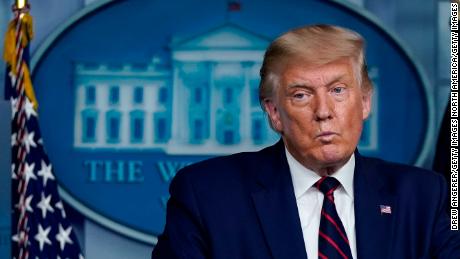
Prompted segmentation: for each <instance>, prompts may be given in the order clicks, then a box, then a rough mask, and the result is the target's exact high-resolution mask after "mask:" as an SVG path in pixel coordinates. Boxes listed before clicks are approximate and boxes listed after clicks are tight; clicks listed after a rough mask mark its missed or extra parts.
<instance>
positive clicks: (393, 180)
mask: <svg viewBox="0 0 460 259" xmlns="http://www.w3.org/2000/svg"><path fill="white" fill-rule="evenodd" d="M259 90H260V91H259V96H260V101H261V104H262V106H263V108H264V110H265V111H266V112H267V114H268V117H269V119H270V124H271V126H272V128H273V129H274V130H276V131H277V132H279V133H280V135H281V140H280V141H279V142H278V143H277V144H275V145H274V146H271V147H268V148H266V149H263V150H261V151H259V152H253V153H239V154H235V155H231V156H227V157H219V158H215V159H211V160H208V161H204V162H201V163H197V164H195V165H191V166H189V167H186V168H184V169H183V170H181V171H180V172H178V174H177V175H176V177H175V179H174V180H173V181H172V183H171V187H170V193H171V198H170V200H169V202H168V206H167V219H166V226H165V230H164V233H163V234H162V235H161V236H160V237H159V240H158V243H157V245H156V247H155V249H154V251H153V254H152V258H277V259H282V258H287V259H296V258H307V256H308V258H360V259H366V258H372V259H378V258H460V238H459V235H458V234H457V233H456V232H453V231H450V225H449V223H450V221H449V218H448V215H447V214H446V212H445V208H446V207H445V206H446V201H447V193H446V184H445V181H443V178H442V176H441V175H438V174H435V173H433V172H430V171H426V170H423V169H418V168H414V167H410V166H404V165H398V164H393V163H388V162H385V161H382V160H378V159H371V158H366V157H363V156H361V155H360V154H359V153H358V151H357V150H356V147H357V144H358V141H359V138H360V135H361V131H362V125H363V121H364V120H365V119H366V118H367V117H368V116H369V113H370V110H371V96H372V84H371V81H370V80H369V78H368V75H367V71H366V66H365V60H364V41H363V39H362V38H361V36H360V35H358V34H357V33H355V32H353V31H350V30H347V29H343V28H340V27H336V26H329V25H315V26H307V27H302V28H299V29H295V30H292V31H289V32H287V33H286V34H284V35H282V36H281V37H279V38H278V39H276V40H275V41H274V42H272V44H271V45H270V46H269V48H268V50H267V52H266V53H265V57H264V62H263V65H262V69H261V83H260V89H259Z"/></svg>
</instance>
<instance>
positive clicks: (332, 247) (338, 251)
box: [315, 176, 353, 259]
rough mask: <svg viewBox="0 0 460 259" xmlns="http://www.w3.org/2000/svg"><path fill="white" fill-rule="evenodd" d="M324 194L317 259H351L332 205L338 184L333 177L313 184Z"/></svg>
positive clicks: (344, 235) (333, 204)
mask: <svg viewBox="0 0 460 259" xmlns="http://www.w3.org/2000/svg"><path fill="white" fill-rule="evenodd" d="M315 186H316V188H318V190H320V191H321V192H322V193H323V194H324V200H323V208H322V209H321V220H320V224H319V236H318V258H319V259H335V258H337V259H339V258H340V259H352V258H353V257H352V255H351V250H350V244H349V242H348V238H347V234H346V232H345V229H344V227H343V224H342V221H341V220H340V218H339V215H338V214H337V209H336V208H335V203H334V191H335V189H337V188H338V187H339V186H340V182H339V181H337V179H335V178H333V177H326V176H325V177H322V178H321V179H320V180H319V181H318V182H316V184H315Z"/></svg>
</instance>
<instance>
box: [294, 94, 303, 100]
mask: <svg viewBox="0 0 460 259" xmlns="http://www.w3.org/2000/svg"><path fill="white" fill-rule="evenodd" d="M304 97H305V94H304V93H295V94H294V98H295V99H302V98H304Z"/></svg>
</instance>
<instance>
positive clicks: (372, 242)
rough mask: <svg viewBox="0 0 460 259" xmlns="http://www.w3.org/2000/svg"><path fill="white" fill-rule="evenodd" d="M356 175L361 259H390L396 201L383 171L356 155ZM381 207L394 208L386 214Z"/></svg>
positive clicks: (357, 234) (358, 245) (359, 256)
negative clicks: (383, 175)
mask: <svg viewBox="0 0 460 259" xmlns="http://www.w3.org/2000/svg"><path fill="white" fill-rule="evenodd" d="M355 157H356V166H355V175H354V192H355V229H356V243H357V244H356V248H357V252H358V258H360V259H367V258H372V259H379V258H389V257H390V252H391V241H392V234H393V229H394V228H393V227H394V221H395V220H394V219H395V217H396V215H395V214H396V213H397V209H398V208H397V204H396V198H395V197H394V196H393V195H392V194H391V193H389V191H388V190H387V188H388V186H387V185H386V183H385V180H384V179H383V177H382V175H381V174H382V173H384V172H379V169H378V168H377V167H376V166H375V165H374V164H371V163H369V162H367V161H366V160H365V159H364V158H363V157H361V156H360V155H359V153H358V152H357V151H356V152H355ZM380 205H383V206H390V208H391V213H382V212H381V208H380Z"/></svg>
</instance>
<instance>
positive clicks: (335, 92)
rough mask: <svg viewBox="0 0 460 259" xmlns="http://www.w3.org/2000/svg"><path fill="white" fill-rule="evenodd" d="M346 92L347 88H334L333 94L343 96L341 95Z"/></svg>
mask: <svg viewBox="0 0 460 259" xmlns="http://www.w3.org/2000/svg"><path fill="white" fill-rule="evenodd" d="M344 91H345V87H334V88H333V89H332V92H333V93H334V94H341V93H343V92H344Z"/></svg>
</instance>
